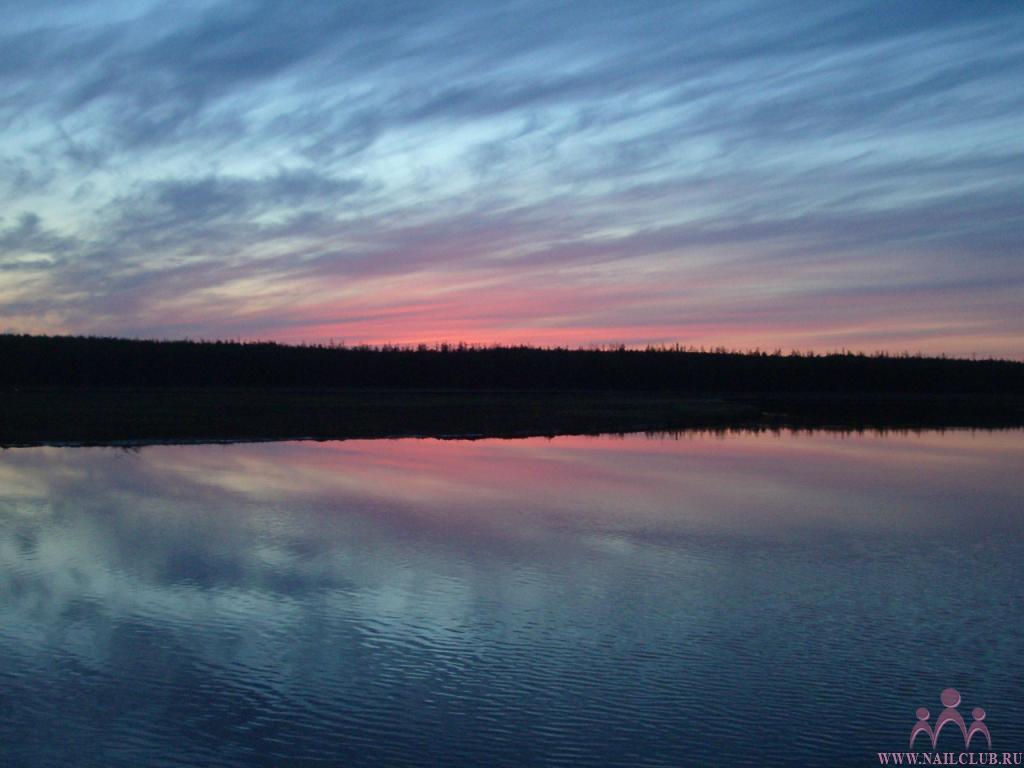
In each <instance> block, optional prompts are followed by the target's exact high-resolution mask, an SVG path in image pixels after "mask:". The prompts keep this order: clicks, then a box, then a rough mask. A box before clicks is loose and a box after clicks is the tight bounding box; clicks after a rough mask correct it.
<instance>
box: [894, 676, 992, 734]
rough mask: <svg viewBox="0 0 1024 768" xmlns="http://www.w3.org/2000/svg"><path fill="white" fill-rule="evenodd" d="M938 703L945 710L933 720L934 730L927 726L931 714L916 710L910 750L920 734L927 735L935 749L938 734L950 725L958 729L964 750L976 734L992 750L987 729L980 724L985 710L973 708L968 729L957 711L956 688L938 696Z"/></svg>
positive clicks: (957, 692) (958, 695) (922, 708)
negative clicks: (939, 702) (980, 736)
mask: <svg viewBox="0 0 1024 768" xmlns="http://www.w3.org/2000/svg"><path fill="white" fill-rule="evenodd" d="M939 701H941V702H942V706H943V707H945V709H943V710H942V712H941V713H940V714H939V716H938V718H937V719H936V720H935V726H934V728H933V727H932V726H931V725H930V724H929V722H928V721H929V719H930V718H931V713H930V712H929V711H928V710H927V709H926V708H925V707H920V708H918V710H917V722H916V723H915V724H914V727H913V729H911V731H910V748H911V749H913V748H914V741H915V739H917V737H918V736H920V735H921V734H922V733H926V734H928V740H929V741H930V742H931V744H932V749H935V744H936V743H937V742H938V740H939V734H940V733H941V732H942V729H943V728H945V727H946V726H947V725H949V724H950V723H952V724H954V725H955V726H956V727H957V728H959V729H960V734H961V735H962V736H963V737H964V749H970V748H971V739H973V738H974V737H975V736H976V735H977V734H979V733H980V734H981V735H983V736H984V737H985V741H986V742H987V743H988V748H989V749H992V737H991V735H989V732H988V727H987V726H986V725H985V723H984V722H982V721H983V720H984V719H985V710H984V709H982V708H981V707H975V708H974V709H973V710H972V711H971V715H972V717H973V718H974V720H973V721H972V722H971V726H970V728H968V727H967V723H965V722H964V718H963V716H962V715H961V714H960V711H959V710H958V709H957V707H958V706H960V692H959V691H958V690H957V689H956V688H946V689H945V690H944V691H942V693H940V694H939Z"/></svg>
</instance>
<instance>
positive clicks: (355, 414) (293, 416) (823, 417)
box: [0, 388, 1024, 446]
mask: <svg viewBox="0 0 1024 768" xmlns="http://www.w3.org/2000/svg"><path fill="white" fill-rule="evenodd" d="M1021 425H1024V402H1022V401H1021V400H1018V399H1013V398H1007V397H1001V398H997V397H940V396H931V397H925V396H922V397H899V398H893V397H880V396H863V397H836V396H830V397H823V396H819V397H811V396H806V395H801V396H799V397H796V396H792V397H788V398H787V397H779V396H774V397H749V396H747V397H733V398H695V397H681V396H678V395H672V394H653V393H593V392H540V393H538V392H464V391H408V390H405V391H403V390H392V391H370V390H323V389H210V388H205V389H95V390H83V389H19V390H9V391H6V392H4V393H3V397H2V398H0V445H2V446H15V445H40V444H85V445H89V444H117V443H122V444H145V443H157V442H193V441H195V442H217V441H245V440H283V439H298V438H313V439H324V440H326V439H344V438H372V437H403V436H429V437H524V436H533V435H561V434H598V433H606V432H610V433H624V432H644V431H648V432H657V431H671V430H685V429H709V428H710V429H716V428H720V429H732V428H752V429H757V428H781V427H795V428H811V429H813V428H833V429H919V428H920V429H924V428H933V427H1012V426H1021Z"/></svg>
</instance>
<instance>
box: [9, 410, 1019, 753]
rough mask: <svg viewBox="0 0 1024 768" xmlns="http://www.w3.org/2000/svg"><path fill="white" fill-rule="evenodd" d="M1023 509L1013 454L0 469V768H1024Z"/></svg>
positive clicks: (805, 445) (694, 454)
mask: <svg viewBox="0 0 1024 768" xmlns="http://www.w3.org/2000/svg"><path fill="white" fill-rule="evenodd" d="M1022 500H1024V431H1021V430H1007V431H995V432H984V431H978V432H971V431H946V432H921V433H887V434H841V433H836V432H817V433H807V432H801V433H794V432H787V431H782V432H778V433H772V432H760V433H752V432H733V433H710V432H705V433H699V432H689V433H681V434H675V435H651V436H645V435H630V436H625V437H621V436H618V437H617V436H605V437H561V438H554V439H545V438H531V439H523V440H477V441H457V440H452V441H439V440H420V439H402V440H365V441H345V442H325V443H316V442H287V443H255V444H233V445H184V446H181V445H179V446H170V445H167V446H150V447H145V448H141V449H129V450H126V449H118V448H74V447H47V448H24V449H11V450H7V451H3V452H2V453H0V765H3V766H5V767H6V768H15V767H19V768H20V767H21V766H33V767H36V766H96V767H97V768H99V767H102V768H120V767H121V766H125V767H127V766H131V767H132V768H137V767H139V766H319V765H324V766H333V765H337V766H691V765H693V766H718V765H723V766H724V765H728V766H734V765H750V766H774V765H814V766H818V765H844V766H846V765H865V766H867V765H878V764H879V757H878V753H879V752H894V751H902V750H906V749H907V744H908V739H909V735H910V732H911V729H912V727H913V726H914V724H915V722H916V718H915V710H916V709H917V708H918V707H922V706H924V707H927V708H928V709H929V710H930V716H931V718H932V719H933V720H934V718H935V717H936V716H937V715H938V714H939V712H940V711H941V709H942V706H943V705H942V704H940V703H939V692H940V691H941V690H943V689H944V688H947V687H950V686H952V687H955V688H956V689H957V690H958V691H959V692H960V694H961V695H962V702H963V703H962V705H961V706H960V708H959V711H961V712H962V714H963V717H964V718H965V720H966V721H967V723H970V722H971V714H970V712H971V708H973V707H976V706H981V707H983V708H984V710H985V712H986V717H985V720H984V723H985V724H986V725H987V726H988V729H989V731H990V733H991V739H992V743H993V749H994V750H995V751H998V752H1000V753H1001V752H1003V751H1011V752H1012V751H1016V752H1020V751H1024V693H1022V686H1024V630H1022V627H1024V578H1022V577H1024V566H1022V563H1024V503H1022ZM925 741H926V740H925V739H924V738H922V739H920V740H919V741H918V747H919V748H922V749H923V747H922V746H921V745H922V744H923V743H924V742H925ZM980 742H981V739H980V738H976V739H975V740H974V741H972V745H971V746H972V749H975V748H978V749H980V748H981V747H980ZM928 748H929V751H931V749H930V744H929V745H928ZM936 748H937V749H940V750H948V751H956V752H959V751H962V750H963V748H964V747H963V738H962V736H961V734H960V733H959V732H957V731H956V728H954V727H950V728H948V729H946V730H944V731H942V732H941V734H940V738H939V740H938V743H937V746H936Z"/></svg>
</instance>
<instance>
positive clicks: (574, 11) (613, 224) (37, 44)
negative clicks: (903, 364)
mask: <svg viewBox="0 0 1024 768" xmlns="http://www.w3.org/2000/svg"><path fill="white" fill-rule="evenodd" d="M7 16H8V18H7V21H6V22H5V27H4V29H3V30H2V31H0V50H2V51H4V52H5V53H4V58H3V62H4V63H3V66H2V67H0V94H2V98H0V202H2V205H0V331H4V332H18V333H51V334H58V333H61V334H62V333H73V334H102V335H116V336H131V337H147V338H183V337H188V338H205V339H215V338H241V339H272V340H278V341H284V342H326V341H330V340H334V341H335V342H344V343H348V344H358V343H402V344H412V343H419V342H426V343H436V342H441V341H450V342H457V341H466V342H471V343H482V344H489V343H529V344H541V345H568V346H589V345H593V344H626V345H646V344H675V343H679V344H683V345H692V346H719V345H721V346H727V347H730V348H741V349H744V348H754V347H760V348H762V349H776V348H781V349H783V350H789V349H800V350H807V349H813V350H817V351H830V350H839V349H851V350H861V351H868V352H871V351H876V350H887V351H890V352H901V351H911V352H917V351H922V352H926V353H947V354H952V355H963V356H966V355H972V354H976V355H979V356H999V357H1010V358H1016V359H1021V358H1024V312H1022V311H1021V309H1022V304H1024V301H1022V299H1024V266H1022V257H1024V254H1022V252H1021V242H1022V238H1021V234H1022V232H1024V202H1022V201H1024V132H1022V131H1021V130H1020V126H1021V125H1022V124H1024V101H1022V100H1021V98H1020V83H1021V82H1024V44H1022V42H1021V41H1022V40H1024V12H1022V10H1021V6H1020V5H1019V4H1014V3H987V2H979V3H971V4H936V3H931V2H920V3H906V4H900V6H899V7H898V8H894V7H893V6H892V4H879V3H871V2H853V1H852V0H843V2H838V3H829V4H818V5H814V4H795V5H793V6H792V7H791V8H790V7H787V6H786V4H785V3H782V4H779V3H771V4H768V3H762V2H723V3H714V4H691V3H679V4H673V3H665V2H650V3H648V2H636V3H629V4H594V5H589V4H587V3H570V4H558V3H549V2H541V1H540V0H526V1H525V2H521V3H516V4H514V5H513V4H503V3H482V4H481V3H460V2H453V3H431V4H423V3H404V2H396V3H390V4H367V5H359V4H342V3H335V2H326V1H324V2H319V1H317V0H312V1H311V2H308V3H302V4H301V6H296V5H294V4H287V3H281V2H275V1H273V0H254V1H253V2H250V3H244V4H243V3H225V2H213V1H211V0H196V1H195V2H188V3H184V4H169V3H165V2H127V1H126V0H125V1H117V0H115V1H105V2H98V1H95V2H89V1H84V2H81V3H75V4H51V3H38V4H31V5H22V4H19V5H18V6H16V7H14V8H13V9H11V10H10V11H9V13H8V14H7Z"/></svg>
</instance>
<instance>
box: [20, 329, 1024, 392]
mask: <svg viewBox="0 0 1024 768" xmlns="http://www.w3.org/2000/svg"><path fill="white" fill-rule="evenodd" d="M0 387H6V388H11V387H47V388H49V387H61V388H75V389H83V388H85V389H88V388H110V387H130V388H140V387H141V388H153V387H177V388H181V387H189V388H191V387H259V388H278V387H287V388H295V387H315V388H342V389H353V388H358V389H421V390H437V389H443V390H516V391H576V390H582V391H605V392H608V391H615V392H671V393H677V394H689V395H704V396H709V395H714V396H719V395H742V394H772V393H794V394H796V393H803V394H823V395H825V394H887V395H891V394H901V395H971V394H1003V395H1019V394H1022V393H1024V363H1021V362H1016V361H1008V360H994V359H984V360H969V359H957V358H949V357H927V356H923V355H898V356H894V355H889V354H885V353H879V354H871V355H867V354H860V353H851V352H841V353H832V354H813V353H800V352H790V353H786V354H783V353H782V352H779V351H776V352H771V353H767V352H762V351H758V350H755V351H748V352H732V351H727V350H724V349H715V350H711V351H706V350H699V349H692V348H684V347H678V346H673V347H648V348H644V349H631V348H625V347H617V348H602V349H567V348H537V347H526V346H518V347H517V346H489V347H477V346H469V345H465V344H439V345H436V346H426V345H420V346H418V347H400V346H380V347H371V346H354V347H347V346H343V345H302V346H292V345H284V344H277V343H272V342H235V341H230V342H226V341H216V342H205V341H202V342H201V341H152V340H131V339H118V338H100V337H84V336H30V335H16V334H5V335H0Z"/></svg>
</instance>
